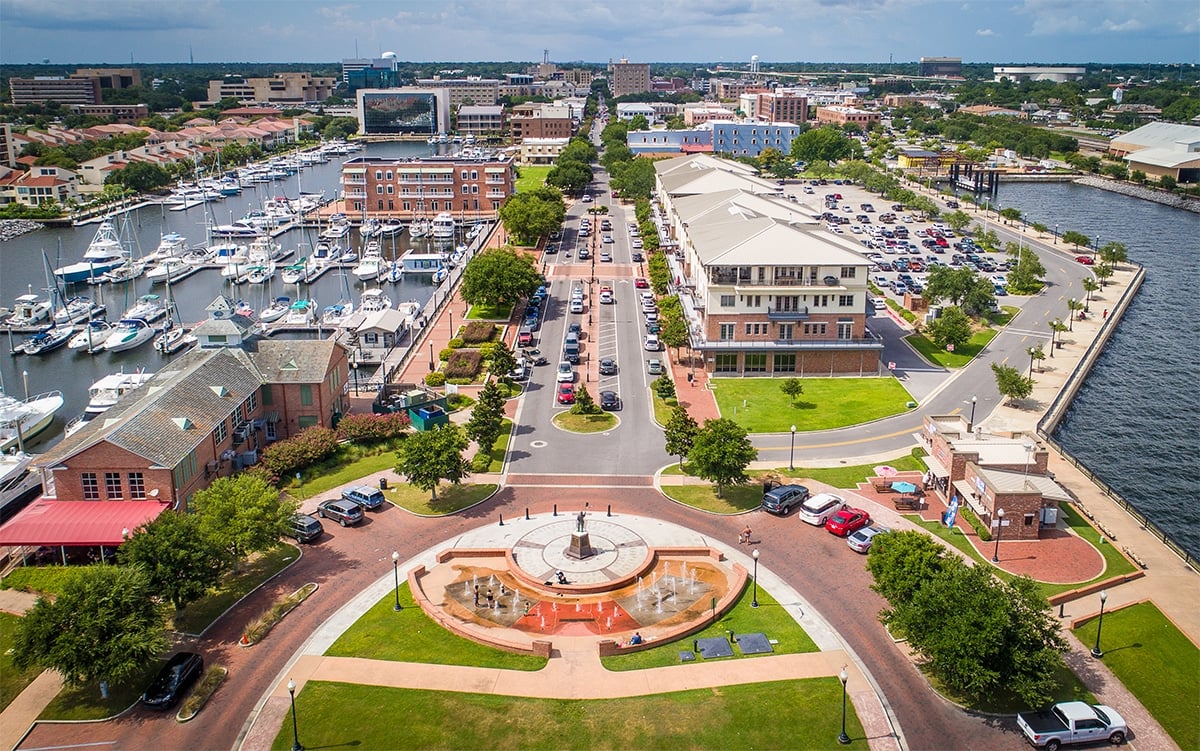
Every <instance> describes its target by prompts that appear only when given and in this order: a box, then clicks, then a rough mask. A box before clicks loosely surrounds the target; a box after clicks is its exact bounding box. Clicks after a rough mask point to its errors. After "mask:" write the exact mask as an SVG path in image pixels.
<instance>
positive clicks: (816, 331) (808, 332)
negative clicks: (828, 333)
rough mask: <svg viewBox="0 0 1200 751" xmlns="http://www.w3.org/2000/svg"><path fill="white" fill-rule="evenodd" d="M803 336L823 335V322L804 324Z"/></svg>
mask: <svg viewBox="0 0 1200 751" xmlns="http://www.w3.org/2000/svg"><path fill="white" fill-rule="evenodd" d="M804 335H805V336H825V324H823V323H806V324H804Z"/></svg>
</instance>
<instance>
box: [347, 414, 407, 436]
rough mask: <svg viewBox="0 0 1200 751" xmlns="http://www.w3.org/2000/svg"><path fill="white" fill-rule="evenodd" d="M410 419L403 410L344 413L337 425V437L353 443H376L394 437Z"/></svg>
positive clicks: (405, 427) (404, 427)
mask: <svg viewBox="0 0 1200 751" xmlns="http://www.w3.org/2000/svg"><path fill="white" fill-rule="evenodd" d="M411 422H412V420H410V419H409V417H408V415H407V414H405V413H403V412H392V413H389V414H384V415H368V414H361V415H346V416H345V417H343V418H342V420H341V422H339V423H338V426H337V434H338V437H339V438H341V439H342V440H344V441H354V442H355V443H378V442H379V441H386V440H388V439H389V438H395V437H396V436H398V435H400V434H401V433H403V432H404V431H405V429H407V428H408V426H409V424H410V423H411Z"/></svg>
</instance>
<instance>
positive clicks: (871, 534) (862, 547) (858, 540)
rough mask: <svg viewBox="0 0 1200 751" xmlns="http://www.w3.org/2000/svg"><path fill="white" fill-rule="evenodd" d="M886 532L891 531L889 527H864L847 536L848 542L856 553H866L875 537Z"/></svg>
mask: <svg viewBox="0 0 1200 751" xmlns="http://www.w3.org/2000/svg"><path fill="white" fill-rule="evenodd" d="M885 532H891V530H890V529H888V528H887V527H863V528H862V529H858V530H855V531H854V532H851V533H850V534H849V535H847V536H846V544H847V545H849V546H850V549H851V550H853V551H854V552H856V553H866V552H869V551H870V550H871V543H872V542H873V541H874V540H875V537H876V536H878V535H881V534H883V533H885Z"/></svg>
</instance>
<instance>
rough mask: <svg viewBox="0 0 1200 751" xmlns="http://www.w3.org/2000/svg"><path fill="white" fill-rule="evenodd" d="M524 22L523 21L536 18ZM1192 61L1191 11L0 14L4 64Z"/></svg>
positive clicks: (282, 1) (1001, 7)
mask: <svg viewBox="0 0 1200 751" xmlns="http://www.w3.org/2000/svg"><path fill="white" fill-rule="evenodd" d="M531 11H533V12H531ZM547 49H548V50H549V56H550V59H551V60H552V61H557V62H566V61H579V60H582V61H588V62H593V63H599V62H605V61H607V60H609V59H610V58H611V59H619V58H627V59H629V60H630V61H635V62H671V61H678V62H725V63H731V64H733V63H744V62H748V61H749V60H750V58H751V56H753V55H757V56H758V58H759V60H760V61H761V63H762V65H763V66H766V67H769V66H770V65H771V64H772V63H774V62H797V61H806V62H857V63H881V62H882V63H886V62H889V60H890V61H894V62H915V61H916V60H917V59H918V58H920V57H943V56H944V57H960V58H962V60H963V62H966V63H971V62H992V63H996V64H1004V63H1016V64H1031V63H1047V64H1049V63H1187V64H1195V63H1197V62H1198V60H1197V58H1198V57H1200V6H1198V5H1197V3H1196V2H1195V0H1140V2H1130V0H969V1H963V0H954V1H951V0H658V1H657V2H643V1H641V0H607V2H574V3H546V2H536V3H535V2H532V0H444V1H441V2H439V1H438V0H422V1H421V2H415V1H413V0H390V1H388V2H383V1H381V0H360V1H359V2H353V1H351V2H338V1H336V0H335V1H333V2H320V1H318V0H189V1H188V2H164V0H0V62H3V63H9V64H12V63H40V62H41V61H42V60H43V59H49V60H50V62H51V63H61V64H63V65H64V66H66V65H70V64H73V63H105V64H111V65H118V64H128V63H130V62H131V61H132V62H133V63H163V62H187V61H188V59H189V56H191V57H193V58H194V59H195V61H196V62H204V63H221V62H230V63H236V62H277V63H285V62H331V61H338V60H341V59H342V58H349V57H355V56H359V57H375V56H378V55H379V54H380V53H382V52H385V51H393V52H395V53H396V55H397V57H398V58H399V59H400V60H401V61H412V62H449V61H508V60H512V61H539V60H541V59H542V51H543V50H547Z"/></svg>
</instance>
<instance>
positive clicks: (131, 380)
mask: <svg viewBox="0 0 1200 751" xmlns="http://www.w3.org/2000/svg"><path fill="white" fill-rule="evenodd" d="M153 377H154V374H153V373H146V372H142V371H139V372H136V373H113V374H111V375H106V376H104V377H103V378H101V379H100V380H98V381H96V382H95V383H93V384H92V385H91V386H90V387H89V388H88V404H87V407H85V408H84V410H83V412H84V414H85V415H90V416H91V417H95V416H96V415H98V414H100V413H101V412H104V411H105V410H107V409H109V408H110V407H112V406H113V405H114V404H116V403H117V400H118V399H120V398H121V397H122V396H123V395H124V394H125V393H126V392H128V391H132V390H134V389H136V388H137V387H138V386H141V385H142V384H143V383H145V382H146V381H149V380H150V379H151V378H153ZM88 419H90V418H88Z"/></svg>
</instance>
